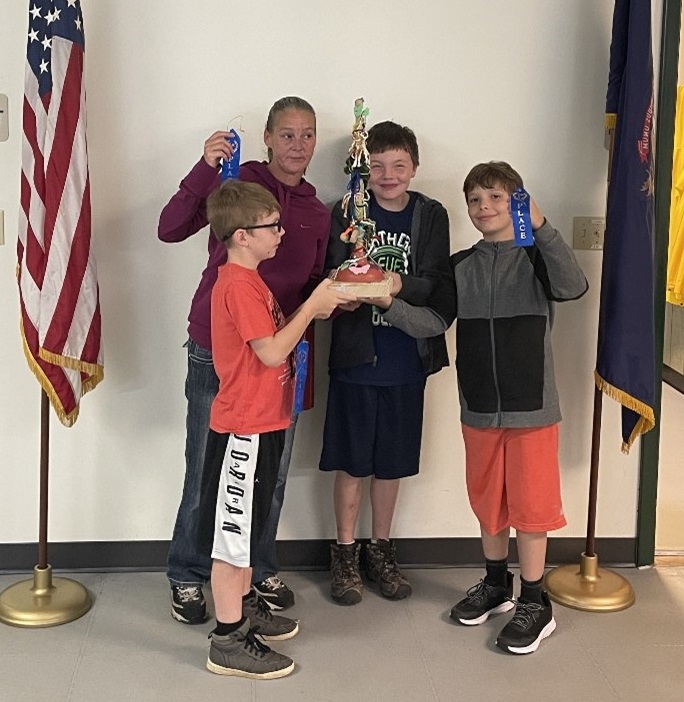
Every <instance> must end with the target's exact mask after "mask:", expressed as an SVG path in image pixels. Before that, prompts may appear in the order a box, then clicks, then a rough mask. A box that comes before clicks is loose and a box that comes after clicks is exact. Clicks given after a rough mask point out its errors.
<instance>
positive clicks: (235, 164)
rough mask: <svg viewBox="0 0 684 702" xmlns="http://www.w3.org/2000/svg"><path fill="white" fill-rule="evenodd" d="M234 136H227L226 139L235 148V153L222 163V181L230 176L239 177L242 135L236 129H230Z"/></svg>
mask: <svg viewBox="0 0 684 702" xmlns="http://www.w3.org/2000/svg"><path fill="white" fill-rule="evenodd" d="M230 133H231V134H232V136H229V137H226V141H227V142H228V143H229V144H230V146H231V148H232V149H233V155H232V156H231V157H230V158H229V159H225V158H224V159H223V162H222V163H221V182H223V181H224V180H228V179H229V178H237V177H238V172H239V170H240V137H239V136H238V135H237V132H236V131H235V130H234V129H231V130H230Z"/></svg>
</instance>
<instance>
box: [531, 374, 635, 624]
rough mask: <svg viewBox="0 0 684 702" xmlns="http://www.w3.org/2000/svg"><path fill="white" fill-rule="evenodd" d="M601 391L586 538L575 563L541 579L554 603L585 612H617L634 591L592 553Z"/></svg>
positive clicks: (597, 392) (596, 402) (596, 401)
mask: <svg viewBox="0 0 684 702" xmlns="http://www.w3.org/2000/svg"><path fill="white" fill-rule="evenodd" d="M602 408H603V393H602V391H601V390H599V388H598V387H594V418H593V426H592V432H591V466H590V471H589V506H588V510H587V539H586V544H585V549H584V552H583V553H582V555H581V557H580V563H579V566H578V565H576V564H571V565H564V566H558V567H557V568H554V569H553V570H550V571H549V572H548V573H547V574H546V577H545V578H544V584H545V586H546V589H547V591H548V593H549V597H550V598H551V599H552V600H553V601H554V602H558V604H561V605H565V606H566V607H572V608H573V609H581V610H584V611H587V612H619V611H620V610H623V609H627V608H628V607H631V606H632V605H633V604H634V599H635V598H634V590H633V589H632V586H631V585H630V584H629V581H628V580H627V579H626V578H623V577H622V576H621V575H619V574H618V573H614V572H613V571H610V570H606V569H605V568H600V567H599V564H598V563H599V561H598V556H597V555H596V503H597V495H598V474H599V447H600V444H601V412H602Z"/></svg>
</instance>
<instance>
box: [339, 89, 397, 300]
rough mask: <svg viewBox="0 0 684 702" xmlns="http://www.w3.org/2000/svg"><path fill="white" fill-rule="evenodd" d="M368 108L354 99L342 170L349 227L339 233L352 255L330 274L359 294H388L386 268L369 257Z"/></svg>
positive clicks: (371, 232) (371, 233) (371, 234)
mask: <svg viewBox="0 0 684 702" xmlns="http://www.w3.org/2000/svg"><path fill="white" fill-rule="evenodd" d="M367 116H368V108H367V107H364V104H363V98H357V99H356V100H355V101H354V125H353V127H352V143H351V146H350V147H349V156H348V157H347V160H346V161H345V166H344V172H345V173H347V174H348V175H349V183H348V184H347V192H346V193H345V195H344V197H343V198H342V211H343V213H344V215H345V216H346V218H347V219H348V220H349V226H348V227H347V228H346V229H345V230H344V231H343V232H342V234H340V239H341V240H342V241H343V242H345V243H346V244H351V245H352V251H351V257H350V258H348V259H347V260H346V261H344V262H343V263H342V264H341V265H340V266H338V267H337V268H336V269H335V270H334V271H332V273H331V276H330V277H331V278H332V279H333V281H334V283H333V286H334V287H336V288H338V289H340V290H343V291H344V292H348V293H349V294H351V295H356V296H358V297H371V298H372V297H387V296H388V295H389V294H390V291H391V290H392V280H391V278H389V276H387V275H386V274H385V271H384V270H383V269H382V268H381V267H380V266H379V265H378V264H377V263H374V262H373V261H372V260H371V259H370V258H369V256H370V254H371V252H372V247H373V242H374V234H375V222H374V221H373V220H372V219H369V216H368V201H369V199H370V195H369V193H368V187H367V186H368V177H369V176H370V163H369V162H370V157H369V155H368V149H367V148H366V138H367V136H368V134H367V133H366V117H367Z"/></svg>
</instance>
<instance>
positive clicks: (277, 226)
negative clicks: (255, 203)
mask: <svg viewBox="0 0 684 702" xmlns="http://www.w3.org/2000/svg"><path fill="white" fill-rule="evenodd" d="M282 228H283V224H282V222H281V221H280V220H279V219H277V220H276V221H275V222H270V223H269V224H253V225H252V226H251V227H238V229H276V230H277V231H280V230H281V229H282Z"/></svg>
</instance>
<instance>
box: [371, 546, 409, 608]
mask: <svg viewBox="0 0 684 702" xmlns="http://www.w3.org/2000/svg"><path fill="white" fill-rule="evenodd" d="M366 574H367V575H368V579H369V580H372V581H373V582H374V583H376V584H377V585H378V586H379V587H380V594H381V595H382V596H383V597H386V598H387V599H389V600H403V599H404V598H405V597H408V596H409V595H410V594H411V592H412V590H411V584H410V583H409V581H408V580H407V579H406V578H405V577H404V576H403V574H402V572H401V571H400V570H399V566H397V554H396V550H395V548H394V544H393V543H392V542H391V541H388V540H387V539H378V542H377V543H375V544H370V543H369V544H366Z"/></svg>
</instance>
